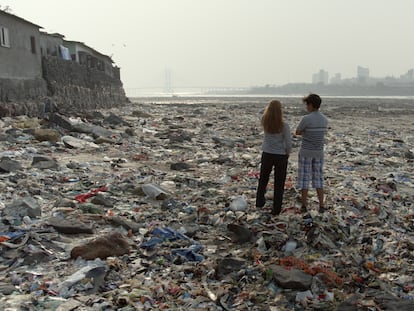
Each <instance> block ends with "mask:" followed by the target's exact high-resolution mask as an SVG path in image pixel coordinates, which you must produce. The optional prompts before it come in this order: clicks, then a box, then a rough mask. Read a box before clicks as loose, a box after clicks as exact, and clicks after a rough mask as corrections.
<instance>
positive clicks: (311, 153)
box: [296, 110, 328, 158]
mask: <svg viewBox="0 0 414 311" xmlns="http://www.w3.org/2000/svg"><path fill="white" fill-rule="evenodd" d="M327 129H328V119H327V118H326V116H325V115H324V114H322V113H321V112H320V111H319V110H318V111H313V112H311V113H309V114H308V115H306V116H304V117H303V118H302V120H301V121H300V123H299V125H298V127H297V128H296V130H297V131H300V132H301V134H302V144H301V148H300V154H301V155H302V156H304V157H313V158H323V146H324V144H325V134H326V131H327Z"/></svg>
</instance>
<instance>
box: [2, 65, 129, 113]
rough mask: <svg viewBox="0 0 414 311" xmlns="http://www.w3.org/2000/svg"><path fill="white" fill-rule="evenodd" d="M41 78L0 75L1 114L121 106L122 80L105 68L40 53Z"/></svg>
mask: <svg viewBox="0 0 414 311" xmlns="http://www.w3.org/2000/svg"><path fill="white" fill-rule="evenodd" d="M42 70H43V79H40V78H39V79H33V80H30V79H29V80H18V79H0V117H1V116H15V115H23V114H25V115H30V116H43V115H44V114H45V113H48V112H56V111H58V112H60V113H63V114H69V113H79V112H82V111H88V110H95V109H101V108H112V107H118V106H122V105H123V104H125V103H126V102H127V101H128V98H127V97H126V96H125V91H124V89H123V86H122V82H121V81H120V80H118V79H116V78H111V77H109V76H108V75H106V74H105V73H104V72H101V71H98V70H96V69H90V68H87V67H85V66H81V65H79V64H78V63H76V62H72V61H66V60H62V59H59V58H56V57H43V59H42Z"/></svg>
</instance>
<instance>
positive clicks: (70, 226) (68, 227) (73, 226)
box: [48, 217, 94, 234]
mask: <svg viewBox="0 0 414 311" xmlns="http://www.w3.org/2000/svg"><path fill="white" fill-rule="evenodd" d="M48 223H49V225H50V226H52V227H53V228H55V230H56V231H57V232H59V233H65V234H79V233H89V234H92V233H93V232H94V230H93V224H85V223H83V222H81V221H79V220H77V219H69V218H63V217H52V218H50V219H49V221H48Z"/></svg>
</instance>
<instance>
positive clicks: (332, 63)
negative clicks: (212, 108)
mask: <svg viewBox="0 0 414 311" xmlns="http://www.w3.org/2000/svg"><path fill="white" fill-rule="evenodd" d="M0 5H1V6H2V8H4V7H5V6H9V7H10V8H11V10H12V13H13V14H15V15H18V16H20V17H22V18H24V19H27V20H29V21H31V22H33V23H35V24H38V25H40V26H42V27H43V28H44V30H45V31H47V32H58V33H61V34H63V35H65V36H66V39H67V40H74V41H81V42H84V43H85V44H86V45H88V46H90V47H92V48H94V49H96V50H98V51H100V52H101V53H103V54H106V55H109V56H111V55H112V58H113V60H114V61H115V63H116V64H117V65H118V66H119V67H121V79H122V81H123V83H124V87H125V89H126V90H127V93H128V92H129V90H133V89H136V88H143V87H160V88H162V87H164V85H165V72H166V70H169V72H170V73H171V84H172V86H173V87H187V86H206V87H208V86H210V87H212V86H224V87H235V86H240V87H248V86H258V85H265V84H276V85H281V84H285V83H289V82H311V78H312V74H313V73H315V72H317V71H319V69H324V70H326V71H328V72H329V75H330V77H331V76H333V75H334V74H335V73H341V74H342V78H350V77H355V76H356V68H357V66H358V65H361V66H363V67H368V68H369V69H370V73H371V76H374V77H384V76H388V75H390V76H392V75H393V76H396V77H398V76H400V75H401V74H404V73H406V72H407V70H408V69H410V68H414V40H413V31H414V23H413V22H414V19H413V16H414V14H413V12H414V0H118V1H113V0H82V1H80V0H71V1H56V0H36V1H33V0H0Z"/></svg>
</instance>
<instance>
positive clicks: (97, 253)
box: [70, 232, 130, 260]
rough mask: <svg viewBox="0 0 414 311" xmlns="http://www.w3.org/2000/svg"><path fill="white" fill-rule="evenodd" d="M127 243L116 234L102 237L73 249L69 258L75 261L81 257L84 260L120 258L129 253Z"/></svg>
mask: <svg viewBox="0 0 414 311" xmlns="http://www.w3.org/2000/svg"><path fill="white" fill-rule="evenodd" d="M129 248H130V247H129V243H128V241H127V240H126V239H125V238H124V237H123V236H122V235H121V234H120V233H118V232H116V233H112V234H110V235H106V236H102V237H99V238H97V239H96V240H94V241H91V242H89V243H86V244H84V245H81V246H76V247H74V248H73V249H72V250H71V252H70V257H71V258H72V259H76V258H78V257H82V258H83V259H86V260H93V259H95V258H100V259H105V258H107V257H110V256H121V255H124V254H128V252H129Z"/></svg>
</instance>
